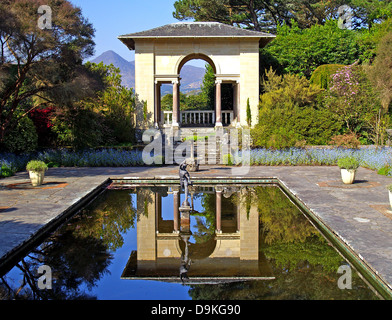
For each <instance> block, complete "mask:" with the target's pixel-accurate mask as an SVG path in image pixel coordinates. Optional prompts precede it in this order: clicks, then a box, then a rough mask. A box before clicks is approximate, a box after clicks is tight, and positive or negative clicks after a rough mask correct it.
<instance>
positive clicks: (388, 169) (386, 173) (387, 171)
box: [377, 165, 392, 176]
mask: <svg viewBox="0 0 392 320" xmlns="http://www.w3.org/2000/svg"><path fill="white" fill-rule="evenodd" d="M391 169H392V168H391V166H390V165H385V166H383V167H382V168H380V169H378V170H377V173H378V174H381V175H383V176H389V175H390V174H391Z"/></svg>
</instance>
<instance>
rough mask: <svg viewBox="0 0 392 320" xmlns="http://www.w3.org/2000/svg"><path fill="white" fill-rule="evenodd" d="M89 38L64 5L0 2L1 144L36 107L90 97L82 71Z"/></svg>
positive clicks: (58, 0) (52, 0)
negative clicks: (41, 104) (8, 133)
mask: <svg viewBox="0 0 392 320" xmlns="http://www.w3.org/2000/svg"><path fill="white" fill-rule="evenodd" d="M43 5H44V6H45V7H42V6H43ZM49 22H50V23H49ZM93 36H94V29H93V27H92V25H91V24H90V23H89V22H88V21H87V20H86V19H85V18H84V17H83V16H82V12H81V10H80V9H79V8H76V7H74V6H73V5H72V4H71V3H70V2H69V1H67V0H48V1H44V0H17V1H14V0H2V1H1V3H0V144H1V143H2V142H3V140H4V137H5V134H6V132H7V130H10V129H11V128H12V127H15V126H16V125H17V123H18V121H19V120H20V119H21V118H22V117H25V116H26V115H27V114H28V113H29V112H30V111H31V110H32V109H34V108H36V107H37V106H39V105H40V103H42V102H47V101H51V102H54V103H56V104H69V103H72V101H75V100H78V99H79V98H81V97H83V96H85V95H87V94H92V93H93V92H94V90H92V88H91V84H92V82H91V81H90V80H91V74H90V73H89V72H88V71H87V70H86V68H84V66H83V65H82V61H83V59H85V58H87V57H89V56H91V55H92V54H93V48H94V42H93V40H92V38H93ZM89 89H90V90H89ZM29 100H30V101H31V103H30V102H29V103H24V102H26V101H29ZM22 105H25V106H26V107H22Z"/></svg>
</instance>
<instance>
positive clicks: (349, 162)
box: [338, 157, 359, 170]
mask: <svg viewBox="0 0 392 320" xmlns="http://www.w3.org/2000/svg"><path fill="white" fill-rule="evenodd" d="M338 166H339V168H340V169H347V170H356V169H358V167H359V162H358V160H357V159H355V158H354V157H344V158H340V159H339V160H338Z"/></svg>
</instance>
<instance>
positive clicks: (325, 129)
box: [251, 70, 341, 148]
mask: <svg viewBox="0 0 392 320" xmlns="http://www.w3.org/2000/svg"><path fill="white" fill-rule="evenodd" d="M263 88H264V94H263V95H262V96H261V98H260V105H259V109H260V111H259V123H258V124H257V125H256V126H255V128H254V129H253V130H252V131H251V134H252V140H253V143H254V145H255V146H261V147H266V148H286V147H291V146H302V145H303V144H304V143H307V144H326V143H327V142H328V141H329V140H330V138H331V137H332V136H333V135H335V134H336V133H337V132H338V130H339V128H340V126H341V125H340V124H339V122H336V121H335V119H333V116H332V114H331V113H330V112H329V111H328V110H326V109H325V108H321V107H320V106H319V99H320V97H321V95H322V93H323V89H321V88H320V87H319V86H317V85H312V84H310V82H309V80H307V79H306V78H305V77H299V76H297V75H290V74H287V75H283V76H279V75H277V74H276V73H275V72H274V71H272V70H269V71H268V72H267V73H266V78H265V79H264V82H263Z"/></svg>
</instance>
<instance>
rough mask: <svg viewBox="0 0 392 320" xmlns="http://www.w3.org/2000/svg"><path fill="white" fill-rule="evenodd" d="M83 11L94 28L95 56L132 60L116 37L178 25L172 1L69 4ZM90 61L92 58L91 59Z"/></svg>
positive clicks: (94, 0)
mask: <svg viewBox="0 0 392 320" xmlns="http://www.w3.org/2000/svg"><path fill="white" fill-rule="evenodd" d="M70 2H71V3H72V4H74V5H75V6H77V7H79V8H81V9H82V13H83V16H84V17H85V18H87V19H88V20H89V22H91V23H92V24H93V26H94V28H95V44H96V46H95V56H94V57H96V56H99V55H100V54H102V53H103V52H105V51H107V50H113V51H115V52H117V53H118V54H119V55H120V56H122V57H123V58H124V59H126V60H128V61H130V60H134V51H129V50H128V48H127V47H126V46H125V45H124V44H123V43H122V42H121V41H120V40H118V39H117V37H118V36H119V35H123V34H127V33H133V32H138V31H143V30H148V29H152V28H156V27H159V26H162V25H165V24H168V23H175V22H179V21H178V20H176V19H175V18H173V11H174V6H173V4H174V2H175V0H111V1H108V0H70ZM94 57H92V58H94Z"/></svg>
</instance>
